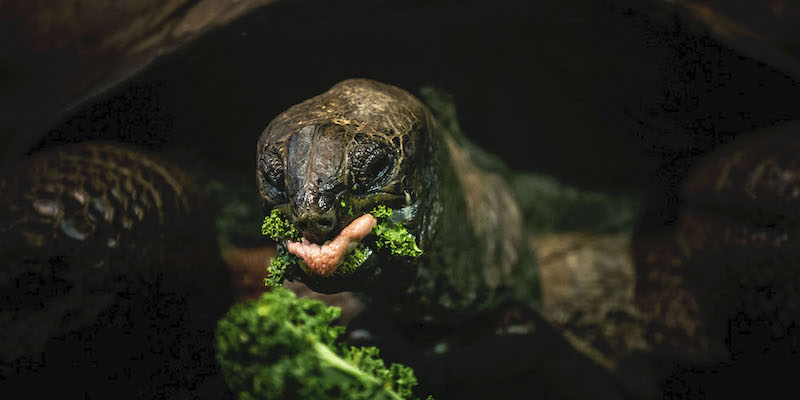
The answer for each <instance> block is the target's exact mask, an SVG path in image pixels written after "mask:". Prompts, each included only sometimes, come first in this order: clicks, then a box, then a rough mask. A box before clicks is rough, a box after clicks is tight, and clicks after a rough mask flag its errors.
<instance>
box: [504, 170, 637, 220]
mask: <svg viewBox="0 0 800 400" xmlns="http://www.w3.org/2000/svg"><path fill="white" fill-rule="evenodd" d="M512 186H513V188H514V192H515V194H516V195H517V198H518V199H519V202H520V207H521V208H522V212H523V214H524V217H525V224H526V226H527V227H528V229H530V230H531V231H533V232H557V231H582V232H593V233H618V232H630V231H631V230H632V229H633V225H634V223H635V221H636V218H637V216H638V213H639V201H638V200H637V199H636V198H635V197H634V196H629V195H614V194H607V193H601V192H593V191H588V190H580V189H577V188H575V187H572V186H569V185H566V184H564V183H561V182H559V181H558V180H556V179H555V178H552V177H549V176H546V175H540V174H534V173H525V174H517V175H515V176H514V179H513V180H512Z"/></svg>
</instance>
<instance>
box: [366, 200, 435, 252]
mask: <svg viewBox="0 0 800 400" xmlns="http://www.w3.org/2000/svg"><path fill="white" fill-rule="evenodd" d="M392 212H393V211H392V209H391V208H388V207H386V206H377V207H375V209H373V210H372V212H371V213H370V214H372V216H374V217H375V218H376V219H377V220H378V224H377V225H375V228H374V229H373V232H374V233H375V236H377V239H376V240H375V243H376V244H377V246H378V248H386V249H389V251H390V252H391V253H392V254H397V255H401V256H406V257H419V256H420V255H422V249H420V248H419V247H417V242H416V241H415V240H414V236H412V235H411V234H410V233H408V230H406V228H405V227H404V226H403V225H401V224H399V223H396V222H394V221H392V219H391V217H392Z"/></svg>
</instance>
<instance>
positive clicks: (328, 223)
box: [316, 218, 334, 231]
mask: <svg viewBox="0 0 800 400" xmlns="http://www.w3.org/2000/svg"><path fill="white" fill-rule="evenodd" d="M316 224H317V229H319V230H321V231H330V230H331V229H333V225H334V224H333V218H320V219H319V220H317V223H316Z"/></svg>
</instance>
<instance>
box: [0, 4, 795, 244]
mask: <svg viewBox="0 0 800 400" xmlns="http://www.w3.org/2000/svg"><path fill="white" fill-rule="evenodd" d="M763 7H766V6H763ZM763 7H762V8H763ZM729 8H730V7H729ZM752 8H754V9H756V8H757V7H756V6H753V7H752ZM681 10H682V9H680V8H677V9H675V8H673V9H669V8H667V7H666V6H665V4H662V3H659V2H627V1H600V2H594V1H591V2H590V1H536V2H517V1H507V0H506V1H496V2H491V3H487V2H479V1H467V2H458V3H456V2H450V1H433V2H430V1H425V2H423V1H407V2H395V1H344V2H327V1H293V2H288V1H286V2H277V3H275V4H271V5H269V6H267V7H264V8H260V9H256V10H255V11H253V12H251V13H250V14H248V15H245V16H243V17H241V18H240V19H238V20H235V21H234V22H232V23H229V24H227V25H226V26H223V27H221V28H217V29H214V30H211V32H210V33H207V34H205V35H200V36H199V38H196V39H193V40H190V41H188V44H185V45H183V46H182V47H181V48H180V49H179V50H177V51H175V52H173V53H172V54H169V55H168V56H164V57H160V58H158V59H157V61H156V62H154V63H153V64H151V65H150V66H149V67H147V68H145V69H144V70H143V71H141V72H139V73H138V74H135V75H134V76H133V77H132V78H129V79H127V80H124V81H122V82H121V83H119V84H117V85H116V87H114V88H113V89H110V90H107V91H106V92H105V93H104V94H103V95H101V96H99V97H96V98H93V99H91V100H84V101H83V102H78V103H76V104H78V105H72V106H71V107H68V108H66V109H61V110H60V111H61V113H57V112H52V110H48V109H41V110H37V109H36V108H35V106H34V108H33V109H31V108H30V107H28V108H25V107H19V106H22V105H24V104H18V107H17V109H14V107H13V106H12V107H6V109H5V112H13V113H16V114H18V113H23V114H24V113H31V112H41V113H43V114H40V115H37V116H35V117H34V118H32V119H33V120H35V121H36V123H35V124H34V123H31V124H28V125H27V126H22V127H19V126H18V127H17V130H16V131H15V130H14V129H7V132H6V133H8V132H11V133H12V134H15V135H17V136H19V137H22V138H23V139H22V140H19V139H17V140H16V142H15V143H18V144H19V146H18V149H17V150H14V146H7V148H6V151H5V157H6V158H7V159H11V160H13V157H14V156H16V155H17V154H21V153H23V152H24V150H25V149H26V148H27V150H28V151H30V150H31V149H37V148H41V147H43V146H47V145H50V144H53V143H61V142H73V141H82V140H87V139H98V138H101V139H112V140H123V141H128V142H133V143H139V144H144V145H147V146H149V147H151V148H155V149H157V150H159V151H164V152H167V153H169V154H170V155H171V156H173V157H176V158H178V159H183V162H184V163H188V164H190V167H189V169H192V168H194V169H197V170H203V171H212V172H210V173H212V174H217V176H228V178H225V179H232V180H235V181H239V180H241V181H242V182H245V181H247V182H251V177H252V176H253V171H254V149H255V148H254V143H255V141H256V139H257V137H258V135H259V134H260V132H261V130H262V129H263V128H264V127H265V126H266V125H267V123H268V122H269V121H270V120H271V119H272V118H273V117H274V116H275V115H277V114H278V113H279V112H280V111H282V110H284V109H286V108H287V107H289V106H290V105H292V104H295V103H297V102H299V101H302V100H303V99H306V98H308V97H311V96H313V95H316V94H318V93H321V92H322V91H324V90H326V89H327V88H328V87H330V86H331V85H333V84H334V83H336V82H338V81H340V80H342V79H346V78H350V77H367V78H372V79H376V80H380V81H384V82H387V83H391V84H394V85H397V86H400V87H403V88H406V89H408V90H410V91H412V92H416V91H417V90H418V89H419V88H420V87H421V86H423V85H435V86H438V87H440V88H442V89H444V90H446V91H447V92H449V93H451V94H452V95H453V96H454V98H455V101H456V102H457V105H458V109H459V114H460V120H461V124H462V128H463V130H464V132H465V134H466V135H467V136H468V137H470V138H472V139H473V140H474V141H475V142H477V143H478V144H479V145H480V146H482V147H483V148H485V149H487V150H489V151H491V152H493V153H495V154H498V155H500V156H501V157H502V158H503V159H504V160H506V161H507V162H508V164H510V166H512V167H513V168H515V169H517V170H529V171H542V172H545V173H550V174H553V175H555V176H557V177H560V178H562V179H564V180H565V181H567V182H569V183H572V184H575V185H578V186H584V187H589V188H592V189H599V190H605V191H618V192H627V193H643V194H645V196H646V198H647V199H648V202H647V207H646V211H645V215H644V216H643V219H642V227H643V229H657V228H659V227H661V226H663V225H664V224H669V223H670V222H671V221H672V220H674V209H675V207H676V205H677V204H678V199H677V197H676V196H675V188H676V186H677V184H678V183H679V181H680V180H681V178H682V177H683V176H685V174H686V173H687V171H688V170H689V169H690V168H691V166H692V165H693V163H694V162H695V160H696V158H697V157H698V156H700V155H702V154H704V153H706V152H707V151H709V150H711V149H713V148H715V147H717V146H718V145H720V144H721V143H724V142H727V141H728V140H730V139H731V138H733V137H734V136H736V135H738V134H742V133H747V132H750V131H752V130H754V129H756V128H759V127H764V126H769V125H772V124H774V123H776V122H778V121H783V120H788V119H793V118H796V117H797V114H798V113H800V111H799V110H798V108H797V107H796V104H798V100H800V90H799V88H798V85H797V82H796V80H795V79H793V78H792V77H791V76H790V75H788V74H787V71H781V70H777V69H775V67H773V66H772V65H769V64H768V63H765V62H764V60H756V59H753V58H750V57H748V56H747V55H744V54H742V53H740V52H737V51H736V50H732V49H731V48H729V47H728V46H727V45H725V44H722V43H721V42H720V41H719V40H717V38H715V37H714V36H713V35H712V33H713V32H714V28H715V27H714V26H713V25H712V26H710V27H709V26H705V25H703V24H702V23H701V22H698V21H696V20H693V19H692V18H691V16H692V14H688V15H687V14H686V13H682V11H681ZM723 11H730V10H723ZM734 11H737V10H734ZM738 11H739V12H740V14H739V16H740V17H741V18H740V21H739V22H741V19H742V18H744V21H743V22H744V25H745V27H748V26H747V23H751V24H750V26H749V27H750V28H752V26H753V25H754V24H755V23H756V22H758V23H760V22H762V20H763V19H764V18H765V17H764V16H763V15H761V14H756V13H752V14H751V15H752V17H748V15H741V11H740V10H738ZM758 11H763V10H760V9H758ZM789 11H792V10H789ZM786 13H788V11H787V12H786ZM762 14H763V13H762ZM776 15H777V14H776ZM793 15H794V14H789V15H788V17H792V16H793ZM756 17H761V18H762V19H756ZM772 17H773V19H775V20H776V21H780V22H782V23H783V24H784V25H786V24H787V22H785V21H783V20H780V19H778V17H777V16H775V15H773V16H772ZM747 18H750V19H749V20H748V19H747ZM766 18H767V19H769V16H767V17H766ZM714 21H715V20H713V19H712V20H711V22H712V23H714ZM754 21H755V22H754ZM755 26H756V27H761V26H760V25H755ZM781 33H782V34H783V35H784V36H782V37H781V38H782V39H786V37H789V38H791V37H792V36H788V35H789V34H790V33H791V32H781ZM723 38H724V36H723ZM747 38H748V37H747V36H745V39H747ZM734 39H735V37H734ZM769 39H770V38H769V37H762V41H763V42H764V43H765V44H764V46H767V45H768V44H771V42H770V41H769ZM743 40H744V39H743ZM786 41H787V40H784V42H786ZM740 42H742V40H740ZM732 43H734V44H735V43H738V42H736V40H733V41H732ZM764 46H762V47H764ZM743 48H745V47H743ZM64 51H66V50H64ZM64 51H62V52H61V53H59V54H61V56H62V59H58V56H57V55H52V54H50V53H53V52H52V51H51V52H50V53H47V52H45V53H44V54H49V55H48V57H51V58H50V59H48V61H49V62H48V65H49V68H50V69H53V65H52V61H56V60H61V61H63V63H64V65H65V68H64V69H63V70H64V71H67V72H64V73H65V74H66V75H65V77H69V76H70V75H69V73H68V71H70V68H72V69H75V68H76V67H75V66H74V65H72V64H74V62H71V61H70V60H71V58H70V57H63V56H64V54H62V53H63V52H64ZM77 54H86V52H83V53H80V52H78V53H77ZM39 57H43V56H41V55H40V56H39ZM85 57H89V62H87V61H81V64H91V66H92V68H95V69H97V68H98V65H97V64H99V65H100V66H102V65H103V63H106V62H107V63H108V64H109V68H111V69H113V67H114V65H115V64H113V61H116V60H117V59H115V58H114V57H112V56H108V58H104V57H101V56H97V58H96V59H91V58H90V56H85ZM120 57H122V56H120ZM117 58H119V57H117ZM122 58H123V59H124V57H122ZM779 58H780V57H776V59H779ZM18 60H22V61H18V62H17V64H19V65H25V64H24V62H23V61H25V59H24V58H22V59H18ZM779 61H780V60H779ZM95 63H96V64H95ZM11 65H14V63H12V64H11ZM35 65H37V66H40V64H35ZM56 65H57V64H56ZM791 66H792V65H790V67H791ZM67 67H70V68H67ZM57 70H58V68H56V71H57ZM790 72H791V71H790ZM56 73H57V72H56ZM44 77H49V78H50V79H58V78H57V77H52V76H50V75H49V74H48V75H46V76H39V77H37V78H44ZM76 82H80V80H76ZM95 82H104V81H103V80H99V81H95ZM27 84H28V85H33V86H36V85H39V86H42V85H44V86H45V87H46V86H47V85H48V82H47V81H46V80H39V79H36V80H31V81H30V82H28V83H27ZM75 85H78V84H76V83H74V82H73V86H75ZM51 86H52V90H53V91H56V92H57V91H58V90H59V89H61V86H64V85H60V86H59V84H53V85H51ZM94 86H95V87H97V86H98V84H97V83H95V84H94ZM99 86H102V85H99ZM89 87H92V86H91V85H90V86H89ZM57 94H58V93H51V97H53V96H56V95H57ZM84 95H85V93H84ZM81 98H82V97H81V96H73V99H72V101H73V103H74V102H75V101H78V100H79V99H81ZM40 108H41V107H40ZM47 111H51V112H50V113H49V114H48V113H46V112H47ZM9 115H11V114H9ZM54 115H55V116H57V115H63V117H62V118H61V122H57V123H53V125H52V126H51V127H50V128H44V129H43V128H42V127H41V126H37V124H41V123H42V121H46V120H49V119H53V118H54ZM41 137H44V139H40V138H41ZM37 143H38V144H37ZM15 153H16V154H15ZM220 174H221V175H220ZM243 184H244V183H243ZM248 184H249V183H248ZM253 190H254V189H253Z"/></svg>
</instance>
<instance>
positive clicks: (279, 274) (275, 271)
mask: <svg viewBox="0 0 800 400" xmlns="http://www.w3.org/2000/svg"><path fill="white" fill-rule="evenodd" d="M296 262H297V257H295V256H293V255H291V254H282V255H280V256H276V257H274V258H272V259H270V260H269V266H268V267H267V277H266V278H264V285H265V286H281V285H283V281H284V280H285V275H286V270H287V269H288V268H289V267H290V266H291V265H292V264H293V263H296Z"/></svg>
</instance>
